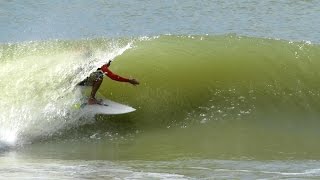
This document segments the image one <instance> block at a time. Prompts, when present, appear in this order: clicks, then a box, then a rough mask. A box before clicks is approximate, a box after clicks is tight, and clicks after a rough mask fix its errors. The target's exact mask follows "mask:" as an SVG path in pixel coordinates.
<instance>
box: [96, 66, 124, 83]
mask: <svg viewBox="0 0 320 180" xmlns="http://www.w3.org/2000/svg"><path fill="white" fill-rule="evenodd" d="M101 71H102V72H103V73H104V74H105V75H107V76H108V77H109V78H110V79H112V80H115V81H120V82H129V81H130V80H129V79H127V78H124V77H121V76H119V75H117V74H114V73H113V72H111V71H110V70H109V68H108V66H107V65H106V64H105V65H103V66H102V67H101Z"/></svg>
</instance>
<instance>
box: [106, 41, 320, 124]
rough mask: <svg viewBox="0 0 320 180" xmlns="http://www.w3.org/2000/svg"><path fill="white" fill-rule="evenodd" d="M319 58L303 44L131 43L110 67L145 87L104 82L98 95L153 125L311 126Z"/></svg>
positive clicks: (315, 111)
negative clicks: (303, 123) (249, 121)
mask: <svg viewBox="0 0 320 180" xmlns="http://www.w3.org/2000/svg"><path fill="white" fill-rule="evenodd" d="M319 57H320V54H319V46H318V45H311V44H310V43H305V42H301V43H300V42H287V41H282V40H273V39H259V38H249V37H237V36H232V35H228V36H189V37H187V36H186V37H184V36H182V37H178V36H161V37H159V38H156V39H152V40H148V41H142V42H138V43H136V44H134V47H133V48H132V49H130V50H128V51H126V52H125V53H124V54H123V55H121V56H119V57H117V58H116V62H114V64H113V66H111V69H112V70H114V71H115V72H117V73H119V74H121V75H127V76H132V77H135V78H137V79H139V80H140V81H141V85H140V86H138V87H134V88H133V87H130V86H127V85H123V84H117V83H114V82H109V81H108V80H106V82H105V83H104V84H103V87H102V88H101V92H102V94H103V95H104V96H106V97H108V96H110V95H111V94H112V96H114V97H115V99H119V100H120V99H121V101H127V102H130V103H129V104H131V105H132V106H134V107H138V108H139V109H138V111H137V113H136V114H135V116H134V117H135V118H137V121H138V122H143V124H144V125H148V126H153V127H159V126H160V127H162V126H165V127H168V126H173V125H174V126H175V125H179V126H180V125H182V126H188V125H190V124H194V123H208V122H214V121H217V120H219V121H220V120H221V121H231V120H241V119H242V120H246V119H254V120H255V121H262V122H263V121H270V120H273V119H277V120H280V122H277V123H283V122H287V121H296V122H297V121H298V122H299V121H300V120H302V119H304V120H306V121H312V120H313V119H314V118H315V117H317V115H318V112H319V107H320V106H319V103H318V101H317V99H318V97H319V86H318V83H317V81H318V79H319V78H318V77H319V73H318V69H319V61H318V58H319ZM144 125H143V126H144Z"/></svg>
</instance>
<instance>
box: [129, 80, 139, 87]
mask: <svg viewBox="0 0 320 180" xmlns="http://www.w3.org/2000/svg"><path fill="white" fill-rule="evenodd" d="M129 83H130V84H132V85H134V86H136V85H139V84H140V83H139V82H138V81H137V80H135V79H130V80H129Z"/></svg>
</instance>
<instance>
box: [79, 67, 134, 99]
mask: <svg viewBox="0 0 320 180" xmlns="http://www.w3.org/2000/svg"><path fill="white" fill-rule="evenodd" d="M110 64H111V61H109V62H108V63H107V64H104V65H103V66H102V67H101V68H98V69H97V71H95V72H93V73H91V74H90V76H89V77H87V78H86V79H85V80H83V81H81V82H80V83H79V85H80V86H92V90H91V94H90V97H89V99H88V104H97V103H99V101H98V100H97V99H96V98H95V96H96V93H97V91H98V89H99V88H100V85H101V83H102V81H103V75H106V76H108V77H109V78H110V79H112V80H115V81H119V82H128V83H130V84H132V85H134V86H136V85H138V84H139V82H138V81H137V80H135V79H128V78H124V77H121V76H119V75H117V74H114V73H113V72H111V71H110V70H109V66H110Z"/></svg>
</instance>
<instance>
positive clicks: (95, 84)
mask: <svg viewBox="0 0 320 180" xmlns="http://www.w3.org/2000/svg"><path fill="white" fill-rule="evenodd" d="M102 80H103V79H98V80H96V81H94V82H93V85H92V90H91V94H90V98H92V99H95V97H96V93H97V91H98V89H99V88H100V85H101V84H102Z"/></svg>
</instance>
